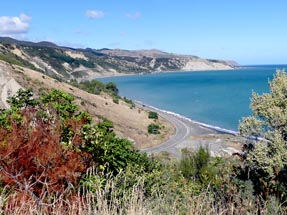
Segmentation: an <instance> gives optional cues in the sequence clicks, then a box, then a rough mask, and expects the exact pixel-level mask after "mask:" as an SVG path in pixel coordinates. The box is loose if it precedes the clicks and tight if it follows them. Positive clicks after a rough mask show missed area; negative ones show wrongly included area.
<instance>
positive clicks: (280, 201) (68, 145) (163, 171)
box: [0, 71, 287, 214]
mask: <svg viewBox="0 0 287 215" xmlns="http://www.w3.org/2000/svg"><path fill="white" fill-rule="evenodd" d="M269 85H270V93H266V94H263V95H258V94H256V93H253V95H252V101H251V107H252V110H253V115H252V116H251V117H248V118H244V119H242V122H241V124H240V126H239V130H240V135H242V136H243V137H246V143H245V144H244V146H243V151H242V153H239V154H237V155H239V156H232V157H224V158H223V157H212V156H211V155H210V153H209V150H208V149H207V148H200V149H199V150H198V151H197V152H190V151H188V150H183V151H182V159H181V160H161V159H160V158H157V157H153V156H147V155H146V154H145V153H140V152H139V151H136V150H134V149H133V146H132V143H131V142H130V141H128V140H126V139H122V138H119V137H117V136H116V135H115V134H114V132H113V125H112V123H111V122H110V121H102V122H101V123H99V124H93V123H92V119H91V117H90V115H89V114H88V113H86V112H80V111H79V110H78V106H77V105H76V104H75V103H74V98H73V96H71V95H69V94H67V93H65V92H62V91H58V90H53V91H50V92H46V94H43V95H41V96H40V97H38V98H35V97H34V96H33V92H32V91H31V90H20V91H19V92H18V94H17V95H15V96H14V97H11V98H10V99H9V104H10V105H11V108H10V109H8V110H2V111H1V112H0V181H1V189H0V205H1V207H0V208H1V213H3V214H285V213H286V200H287V190H286V189H287V184H286V181H287V180H286V179H287V178H286V176H287V172H286V169H287V160H286V158H287V149H286V139H287V138H286V137H287V133H286V132H287V130H286V124H287V121H286V119H287V117H286V116H285V115H286V114H287V113H286V107H287V90H286V89H287V75H286V73H285V72H284V71H278V72H277V74H276V75H275V77H274V80H273V81H271V82H270V83H269ZM112 89H113V86H112V85H111V86H110V87H109V90H112ZM112 91H113V90H112Z"/></svg>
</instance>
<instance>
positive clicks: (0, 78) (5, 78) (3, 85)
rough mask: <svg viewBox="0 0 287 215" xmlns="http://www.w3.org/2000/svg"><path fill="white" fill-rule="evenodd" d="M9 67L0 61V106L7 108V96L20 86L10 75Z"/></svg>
mask: <svg viewBox="0 0 287 215" xmlns="http://www.w3.org/2000/svg"><path fill="white" fill-rule="evenodd" d="M11 69H12V68H11V66H10V65H8V64H7V63H5V62H1V61H0V108H8V107H9V104H8V103H7V98H8V97H10V96H12V95H14V94H15V93H16V92H17V91H18V90H19V89H20V88H22V87H21V86H20V84H19V83H18V82H17V81H16V80H15V79H14V78H13V77H12V74H11Z"/></svg>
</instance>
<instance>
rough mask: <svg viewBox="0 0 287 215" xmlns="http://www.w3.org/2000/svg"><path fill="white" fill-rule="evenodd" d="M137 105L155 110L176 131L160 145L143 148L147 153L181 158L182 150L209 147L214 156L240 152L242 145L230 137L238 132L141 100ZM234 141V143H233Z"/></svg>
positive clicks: (136, 102) (236, 137)
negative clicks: (198, 120) (161, 153)
mask: <svg viewBox="0 0 287 215" xmlns="http://www.w3.org/2000/svg"><path fill="white" fill-rule="evenodd" d="M134 102H135V104H136V106H137V107H140V108H144V109H145V110H148V111H155V112H157V113H158V115H159V116H160V117H162V118H164V119H165V120H167V121H168V122H169V123H171V124H172V125H173V126H174V128H175V133H174V134H172V135H170V136H169V138H168V139H167V140H166V141H164V142H162V143H161V144H159V145H156V146H153V147H150V148H144V149H141V151H142V152H145V153H147V154H155V153H160V152H168V153H169V154H170V155H171V156H172V157H176V158H181V156H182V154H181V150H182V149H185V148H186V149H189V150H191V151H197V150H198V149H199V148H200V147H207V148H208V150H209V151H210V153H211V155H212V156H226V155H228V156H230V155H232V154H233V153H236V152H240V150H241V146H239V145H238V144H234V141H232V140H230V139H238V136H237V132H235V131H231V130H228V129H223V128H220V127H217V126H211V125H208V124H205V123H200V122H197V121H194V120H191V119H189V118H187V117H184V116H182V115H180V114H177V113H173V112H170V111H166V110H162V109H159V108H156V107H153V106H151V105H147V104H145V103H142V102H140V101H134ZM232 142H233V143H232Z"/></svg>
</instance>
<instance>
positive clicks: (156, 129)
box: [147, 123, 160, 134]
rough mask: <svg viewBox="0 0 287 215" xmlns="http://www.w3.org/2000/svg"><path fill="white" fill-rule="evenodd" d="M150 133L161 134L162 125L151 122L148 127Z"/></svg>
mask: <svg viewBox="0 0 287 215" xmlns="http://www.w3.org/2000/svg"><path fill="white" fill-rule="evenodd" d="M147 130H148V133H149V134H160V126H159V125H157V124H154V123H152V124H149V125H148V127H147Z"/></svg>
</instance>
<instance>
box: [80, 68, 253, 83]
mask: <svg viewBox="0 0 287 215" xmlns="http://www.w3.org/2000/svg"><path fill="white" fill-rule="evenodd" d="M246 67H248V66H246ZM246 67H245V66H237V67H233V68H231V69H200V70H174V71H153V72H146V73H120V72H117V73H114V74H100V75H95V76H90V77H87V78H83V79H82V80H93V79H99V80H100V79H102V78H114V77H122V76H141V75H153V74H161V73H163V74H167V73H185V72H214V71H218V72H228V71H233V70H236V69H242V68H246Z"/></svg>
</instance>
